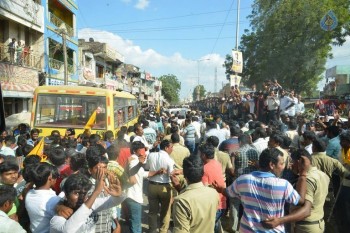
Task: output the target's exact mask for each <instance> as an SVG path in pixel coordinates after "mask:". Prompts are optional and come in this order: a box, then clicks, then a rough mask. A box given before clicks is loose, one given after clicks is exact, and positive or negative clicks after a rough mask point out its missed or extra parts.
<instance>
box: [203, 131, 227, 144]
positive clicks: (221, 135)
mask: <svg viewBox="0 0 350 233" xmlns="http://www.w3.org/2000/svg"><path fill="white" fill-rule="evenodd" d="M210 136H216V137H217V138H218V139H219V145H220V144H221V143H222V142H223V141H225V140H226V138H225V134H224V133H223V132H222V131H220V130H218V129H216V128H215V129H210V130H208V132H206V133H205V135H204V139H205V140H207V138H208V137H210Z"/></svg>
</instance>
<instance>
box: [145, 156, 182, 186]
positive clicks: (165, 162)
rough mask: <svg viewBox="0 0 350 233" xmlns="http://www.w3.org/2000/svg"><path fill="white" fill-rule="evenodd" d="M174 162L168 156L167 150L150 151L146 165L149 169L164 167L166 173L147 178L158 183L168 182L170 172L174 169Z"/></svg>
mask: <svg viewBox="0 0 350 233" xmlns="http://www.w3.org/2000/svg"><path fill="white" fill-rule="evenodd" d="M174 165H175V162H174V160H172V159H171V158H170V156H169V155H168V153H167V152H165V151H163V150H160V151H159V152H152V153H150V154H149V155H148V156H147V162H146V166H147V167H148V168H149V171H158V170H160V169H161V168H165V170H166V171H167V173H166V174H160V175H156V176H152V177H150V178H149V180H150V181H153V182H158V183H170V176H169V175H170V173H172V172H173V170H174Z"/></svg>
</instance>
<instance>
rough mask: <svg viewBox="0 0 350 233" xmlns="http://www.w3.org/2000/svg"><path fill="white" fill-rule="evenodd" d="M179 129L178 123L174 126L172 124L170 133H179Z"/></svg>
mask: <svg viewBox="0 0 350 233" xmlns="http://www.w3.org/2000/svg"><path fill="white" fill-rule="evenodd" d="M177 131H179V127H177V126H176V125H174V126H171V128H170V133H172V134H173V133H177Z"/></svg>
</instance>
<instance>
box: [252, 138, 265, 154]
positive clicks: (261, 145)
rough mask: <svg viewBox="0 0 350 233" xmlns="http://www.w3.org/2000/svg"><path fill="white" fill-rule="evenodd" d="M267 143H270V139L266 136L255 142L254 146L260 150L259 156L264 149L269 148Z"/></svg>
mask: <svg viewBox="0 0 350 233" xmlns="http://www.w3.org/2000/svg"><path fill="white" fill-rule="evenodd" d="M267 144H268V140H266V139H264V138H258V139H256V140H255V141H254V142H253V146H254V147H255V148H256V150H257V151H258V153H259V156H260V154H261V152H262V151H263V150H265V149H267V146H268V145H267Z"/></svg>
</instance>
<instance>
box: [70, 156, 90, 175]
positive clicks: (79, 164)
mask: <svg viewBox="0 0 350 233" xmlns="http://www.w3.org/2000/svg"><path fill="white" fill-rule="evenodd" d="M70 168H71V169H72V171H79V170H80V169H82V168H87V161H86V157H85V154H83V153H80V152H75V153H74V154H72V155H71V157H70Z"/></svg>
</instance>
